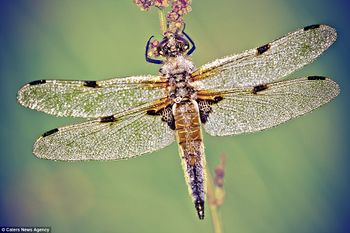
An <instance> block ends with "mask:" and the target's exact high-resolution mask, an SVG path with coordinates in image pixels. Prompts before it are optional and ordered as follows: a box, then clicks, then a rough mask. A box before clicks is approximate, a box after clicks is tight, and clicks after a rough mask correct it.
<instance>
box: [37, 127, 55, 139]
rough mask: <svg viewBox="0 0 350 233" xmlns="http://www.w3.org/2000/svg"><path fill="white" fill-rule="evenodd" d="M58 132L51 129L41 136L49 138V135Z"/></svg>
mask: <svg viewBox="0 0 350 233" xmlns="http://www.w3.org/2000/svg"><path fill="white" fill-rule="evenodd" d="M57 132H58V129H57V128H55V129H52V130H49V131H47V132H45V133H44V134H43V135H41V136H42V137H47V136H49V135H51V134H54V133H57Z"/></svg>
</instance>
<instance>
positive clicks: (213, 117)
mask: <svg viewBox="0 0 350 233" xmlns="http://www.w3.org/2000/svg"><path fill="white" fill-rule="evenodd" d="M151 38H152V37H151ZM336 38H337V33H336V30H335V29H334V28H332V27H330V26H327V25H323V24H317V25H311V26H307V27H304V28H301V29H298V30H296V31H294V32H291V33H289V34H287V35H285V36H283V37H281V38H279V39H277V40H274V41H272V42H270V43H267V44H264V45H262V46H260V47H256V48H253V49H250V50H247V51H244V52H242V53H240V54H235V55H230V56H227V57H224V58H221V59H217V60H214V61H212V62H209V63H207V64H205V65H203V66H201V67H199V68H196V67H195V66H194V64H193V62H192V61H191V59H190V55H191V54H192V53H193V51H194V50H195V49H196V46H195V43H194V42H193V40H192V39H191V38H190V37H189V36H188V35H187V34H186V33H185V31H184V30H182V31H181V32H179V33H177V34H174V35H171V36H168V37H164V38H163V39H162V41H161V42H160V43H159V44H158V45H157V47H156V49H157V51H158V52H159V54H160V55H161V56H162V57H161V59H160V60H157V59H154V58H151V57H149V56H148V50H149V46H150V40H151V39H150V40H148V42H147V45H146V53H145V59H146V61H147V62H150V63H155V64H159V65H161V67H160V69H159V73H158V74H157V75H142V76H130V77H121V78H119V77H118V78H112V79H109V80H96V81H70V80H36V81H32V82H30V83H28V84H26V85H24V86H23V87H22V88H21V89H20V90H19V91H18V94H17V100H18V102H19V103H20V104H21V105H23V106H25V107H28V108H30V109H34V110H37V111H41V112H45V113H48V114H51V115H55V116H59V117H79V118H88V120H87V121H85V122H82V123H78V124H73V125H69V126H64V127H60V128H55V129H52V130H50V131H48V132H45V133H44V134H42V135H41V136H40V137H39V139H37V141H36V142H35V144H34V146H33V153H34V155H36V156H37V157H39V158H43V159H49V160H62V161H81V160H121V159H129V158H133V157H136V156H140V155H143V154H148V153H151V152H154V151H157V150H160V149H162V148H164V147H167V146H169V145H170V144H172V143H173V142H174V141H176V142H177V144H178V148H179V154H180V158H181V161H182V166H183V170H184V176H185V179H186V183H187V186H188V190H189V193H190V196H191V197H192V201H193V203H194V207H195V209H196V212H197V215H198V217H199V219H204V203H205V198H206V169H205V166H206V163H205V153H204V145H203V137H202V130H203V129H204V130H205V131H206V132H207V133H208V134H209V135H212V136H227V135H238V134H243V133H253V132H257V131H261V130H264V129H268V128H271V127H274V126H277V125H279V124H281V123H284V122H286V121H288V120H290V119H292V118H295V117H298V116H301V115H303V114H305V113H307V112H310V111H312V110H314V109H316V108H318V107H320V106H322V105H324V104H326V103H328V102H329V101H331V100H332V99H333V98H335V97H336V96H337V95H338V94H339V92H340V89H339V86H338V84H337V83H336V82H335V81H333V80H331V79H330V78H328V77H324V76H315V75H313V76H307V77H300V78H293V79H283V77H285V76H287V75H289V74H291V73H292V72H294V71H296V70H298V69H300V68H302V67H303V66H305V65H306V64H309V63H311V62H313V61H314V60H315V59H316V58H317V57H318V56H319V55H321V54H322V53H323V52H324V51H325V50H326V49H328V48H329V47H330V46H331V45H332V44H333V43H334V42H335V40H336Z"/></svg>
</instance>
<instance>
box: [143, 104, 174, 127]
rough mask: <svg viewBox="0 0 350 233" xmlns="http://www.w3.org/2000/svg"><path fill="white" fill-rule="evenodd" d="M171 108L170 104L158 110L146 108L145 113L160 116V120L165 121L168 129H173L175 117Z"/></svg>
mask: <svg viewBox="0 0 350 233" xmlns="http://www.w3.org/2000/svg"><path fill="white" fill-rule="evenodd" d="M171 109H172V105H168V106H166V107H165V108H163V109H160V110H155V109H151V110H148V111H147V114H148V115H150V116H162V121H164V122H166V123H167V124H168V126H169V127H170V129H172V130H175V118H174V115H173V112H172V110H171Z"/></svg>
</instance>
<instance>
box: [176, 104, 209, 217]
mask: <svg viewBox="0 0 350 233" xmlns="http://www.w3.org/2000/svg"><path fill="white" fill-rule="evenodd" d="M173 114H174V118H175V130H176V136H177V141H178V144H179V150H180V156H181V160H182V165H183V169H184V173H185V177H186V181H187V185H188V190H189V193H190V195H191V196H192V198H193V201H194V205H195V208H196V210H197V213H198V217H199V218H200V219H203V218H204V200H205V191H206V182H205V155H204V146H203V141H202V133H201V129H200V118H199V110H198V105H197V103H196V102H195V101H185V102H180V103H175V104H174V106H173Z"/></svg>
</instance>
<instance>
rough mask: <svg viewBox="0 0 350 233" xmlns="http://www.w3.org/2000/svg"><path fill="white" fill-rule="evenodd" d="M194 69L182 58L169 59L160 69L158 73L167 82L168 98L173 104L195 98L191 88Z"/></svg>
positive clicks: (189, 62)
mask: <svg viewBox="0 0 350 233" xmlns="http://www.w3.org/2000/svg"><path fill="white" fill-rule="evenodd" d="M194 68H195V67H194V65H193V63H192V62H191V61H190V60H188V59H186V58H185V57H184V56H177V57H169V58H168V59H167V60H166V62H165V63H164V65H163V66H162V67H161V69H160V73H161V75H163V76H165V77H166V78H167V81H168V85H167V90H168V96H169V97H170V98H171V99H172V100H173V101H174V102H175V103H180V102H182V101H188V100H191V99H195V98H196V92H195V90H194V88H193V87H192V86H191V73H192V72H193V70H194Z"/></svg>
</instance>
